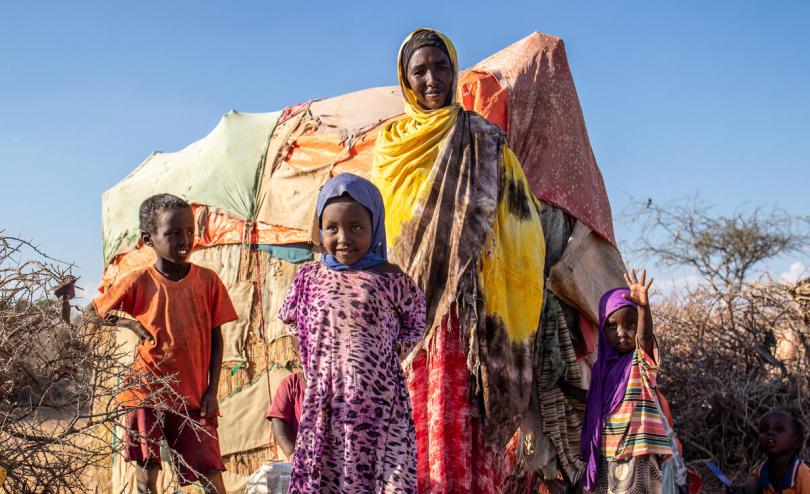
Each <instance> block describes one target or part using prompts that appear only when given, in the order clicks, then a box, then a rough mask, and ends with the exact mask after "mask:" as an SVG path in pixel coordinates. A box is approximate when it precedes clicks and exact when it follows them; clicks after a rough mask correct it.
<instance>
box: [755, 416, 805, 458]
mask: <svg viewBox="0 0 810 494" xmlns="http://www.w3.org/2000/svg"><path fill="white" fill-rule="evenodd" d="M759 447H760V449H761V450H762V451H764V452H765V454H766V455H768V456H769V457H771V456H781V455H785V454H790V455H792V454H793V453H795V452H796V450H797V449H798V447H797V444H796V428H795V426H794V424H793V418H792V417H790V416H789V415H787V414H786V413H783V412H770V413H766V414H765V415H763V417H762V418H761V419H760V420H759Z"/></svg>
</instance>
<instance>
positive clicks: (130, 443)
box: [124, 408, 225, 485]
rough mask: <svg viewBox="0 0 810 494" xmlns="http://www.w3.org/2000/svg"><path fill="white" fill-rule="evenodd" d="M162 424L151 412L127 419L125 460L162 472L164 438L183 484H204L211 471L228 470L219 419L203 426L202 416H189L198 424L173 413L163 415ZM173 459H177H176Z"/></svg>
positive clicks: (139, 411)
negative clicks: (202, 482)
mask: <svg viewBox="0 0 810 494" xmlns="http://www.w3.org/2000/svg"><path fill="white" fill-rule="evenodd" d="M161 415H162V417H160V418H162V420H158V414H157V413H156V412H155V411H154V410H152V409H150V408H136V409H135V410H133V411H131V412H129V413H128V414H127V417H126V429H127V432H126V437H125V438H124V443H125V448H126V449H125V451H124V458H125V459H126V460H127V461H135V462H137V463H138V464H139V465H141V466H148V465H149V466H151V465H157V466H158V468H160V441H161V439H163V438H165V439H166V442H167V443H168V445H169V448H170V449H171V450H172V452H173V454H176V455H177V456H178V458H175V457H173V458H172V463H173V464H174V468H175V470H177V474H178V475H179V476H180V484H181V485H188V484H192V483H194V482H198V481H201V480H203V479H204V478H205V477H204V476H205V474H206V473H208V472H210V471H211V470H220V471H223V470H225V464H224V463H222V456H221V455H220V453H219V437H218V436H217V420H216V417H213V418H207V419H206V421H205V423H206V425H202V424H201V423H200V412H199V411H195V412H189V413H188V415H189V417H191V419H192V420H193V421H194V422H195V425H194V426H192V425H191V424H190V423H188V421H187V419H186V418H184V417H182V416H180V415H178V414H176V413H173V412H161ZM173 456H174V455H173Z"/></svg>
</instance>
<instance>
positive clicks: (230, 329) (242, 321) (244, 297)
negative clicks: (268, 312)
mask: <svg viewBox="0 0 810 494" xmlns="http://www.w3.org/2000/svg"><path fill="white" fill-rule="evenodd" d="M226 288H227V289H228V295H229V296H230V297H231V302H233V306H234V308H235V309H236V315H237V316H238V317H239V319H237V320H236V321H233V322H229V323H227V324H223V325H222V340H223V353H222V363H223V364H234V363H239V362H246V361H247V355H246V352H245V343H246V342H247V338H248V332H249V331H250V313H251V310H252V308H253V300H254V292H255V290H256V287H255V286H254V285H253V282H252V281H240V282H238V283H235V284H233V285H227V287H226ZM229 367H230V365H229Z"/></svg>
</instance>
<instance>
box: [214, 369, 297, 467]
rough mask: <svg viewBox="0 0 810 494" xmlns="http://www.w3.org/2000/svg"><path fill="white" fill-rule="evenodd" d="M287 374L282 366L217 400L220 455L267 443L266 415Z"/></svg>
mask: <svg viewBox="0 0 810 494" xmlns="http://www.w3.org/2000/svg"><path fill="white" fill-rule="evenodd" d="M289 374H290V371H288V370H287V369H285V368H283V367H277V368H275V369H273V370H271V371H269V372H264V373H262V375H261V377H260V378H259V379H257V380H256V381H255V382H253V383H251V384H249V385H247V386H245V387H243V388H242V389H241V390H240V391H238V392H236V393H234V394H233V395H231V396H229V397H227V398H224V399H222V400H221V401H220V403H219V412H220V415H221V417H220V418H219V428H218V432H219V450H220V452H221V453H222V455H223V456H225V455H230V454H233V453H240V452H242V451H248V450H251V449H256V448H261V447H263V446H267V445H268V444H270V422H269V421H268V420H267V419H266V418H265V417H266V416H267V409H268V408H270V399H271V395H275V393H276V390H277V389H278V386H279V384H281V381H282V380H283V379H284V378H285V377H287V376H288V375H289Z"/></svg>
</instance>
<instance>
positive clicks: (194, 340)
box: [93, 194, 237, 494]
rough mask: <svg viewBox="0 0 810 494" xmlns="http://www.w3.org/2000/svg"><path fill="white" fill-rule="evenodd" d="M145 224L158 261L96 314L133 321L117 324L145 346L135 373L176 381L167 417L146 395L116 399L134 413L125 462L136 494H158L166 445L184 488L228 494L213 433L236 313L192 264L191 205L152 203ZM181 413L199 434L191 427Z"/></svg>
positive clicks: (116, 290) (122, 285) (144, 211)
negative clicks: (227, 336)
mask: <svg viewBox="0 0 810 494" xmlns="http://www.w3.org/2000/svg"><path fill="white" fill-rule="evenodd" d="M140 223H141V238H142V239H143V242H144V244H145V245H148V246H149V247H151V248H152V250H154V251H155V254H157V261H156V262H155V265H154V266H152V267H149V268H146V269H142V270H139V271H136V272H134V273H131V274H129V275H127V276H126V277H124V278H123V279H121V280H120V281H119V282H118V283H116V284H115V285H114V286H112V287H111V288H110V289H109V290H108V291H106V292H105V293H103V294H102V295H99V296H98V297H96V299H95V300H93V307H94V309H95V311H96V312H97V313H98V315H100V316H101V317H106V316H107V315H108V313H109V312H110V311H111V310H119V311H122V312H125V313H127V314H130V315H131V316H132V317H134V318H135V319H136V321H124V320H122V321H121V322H120V323H119V325H121V326H125V327H128V328H129V329H131V330H133V331H134V332H135V333H136V334H137V335H138V336H139V337H140V338H141V342H140V344H139V345H138V347H137V357H136V359H135V363H134V368H135V370H136V371H137V372H140V373H145V374H149V375H152V376H155V377H169V376H171V378H172V383H171V388H172V391H173V393H167V394H168V395H169V396H163V395H162V396H161V398H162V399H165V401H166V403H168V404H169V408H170V411H167V412H163V413H157V412H156V411H155V410H154V409H152V408H149V403H144V402H143V400H144V397H145V394H146V391H144V390H134V391H133V392H129V393H126V394H125V395H123V396H119V401H121V404H122V405H123V406H130V407H137V408H134V409H133V410H132V411H131V412H129V413H128V415H127V419H126V421H127V437H126V451H125V455H124V456H125V458H126V460H127V461H134V462H136V463H137V470H138V492H139V493H152V494H156V493H157V475H158V471H159V470H160V446H159V443H160V440H161V439H164V438H165V439H166V441H167V442H168V444H169V447H170V448H171V449H172V451H173V453H174V454H175V455H176V456H177V457H179V458H178V459H177V461H175V462H174V464H175V468H176V470H177V473H178V474H179V477H180V483H181V484H182V485H187V484H190V483H193V482H202V484H203V485H204V486H205V487H206V492H216V493H218V494H225V486H224V484H223V481H222V471H223V470H225V465H224V464H223V462H222V457H221V455H220V452H219V440H218V437H217V430H216V428H217V412H218V404H217V387H218V385H219V373H220V369H221V367H222V331H221V329H220V327H221V326H222V325H223V324H225V323H227V322H230V321H234V320H236V319H237V316H236V311H235V310H234V308H233V304H232V303H231V300H230V298H229V297H228V293H227V291H226V289H225V286H224V285H223V284H222V281H220V279H219V277H218V276H217V275H216V273H214V272H213V271H211V270H210V269H207V268H204V267H201V266H197V265H194V264H191V263H189V262H188V257H189V254H191V247H192V245H193V243H194V214H193V212H192V210H191V206H190V205H189V204H188V203H187V202H186V201H184V200H182V199H180V198H179V197H175V196H173V195H170V194H159V195H156V196H152V197H150V198H148V199H146V200H145V201H144V202H143V203H142V204H141V207H140ZM171 410H174V411H176V412H174V411H171ZM180 410H183V413H184V414H187V415H188V416H189V417H191V418H192V420H194V421H195V422H197V426H196V427H189V424H187V423H186V421H185V420H184V417H182V416H181V415H180V414H179V413H178V412H179V411H180ZM200 429H202V430H200ZM173 456H174V455H173Z"/></svg>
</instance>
